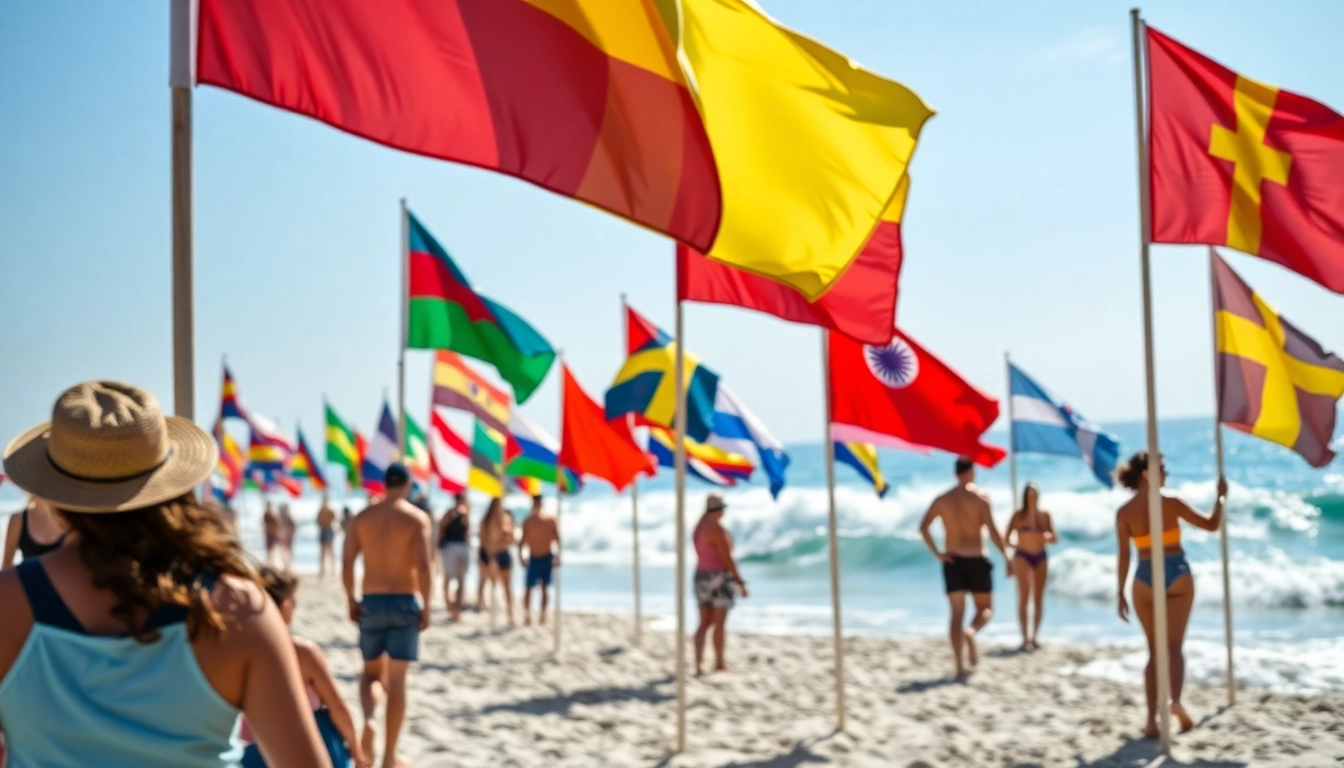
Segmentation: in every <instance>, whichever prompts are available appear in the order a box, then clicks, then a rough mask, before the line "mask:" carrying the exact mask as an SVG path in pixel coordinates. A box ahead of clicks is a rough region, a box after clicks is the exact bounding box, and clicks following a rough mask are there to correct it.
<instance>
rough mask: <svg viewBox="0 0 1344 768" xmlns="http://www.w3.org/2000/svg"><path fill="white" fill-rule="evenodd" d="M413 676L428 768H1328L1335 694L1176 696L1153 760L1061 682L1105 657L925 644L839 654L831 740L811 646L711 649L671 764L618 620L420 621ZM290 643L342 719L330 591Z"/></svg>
mask: <svg viewBox="0 0 1344 768" xmlns="http://www.w3.org/2000/svg"><path fill="white" fill-rule="evenodd" d="M434 621H435V626H434V627H432V628H431V630H430V631H429V633H428V634H426V635H425V636H424V637H423V638H422V640H421V650H420V658H421V661H420V663H419V664H417V665H416V666H415V667H414V669H413V670H412V675H411V694H410V696H411V700H410V714H409V717H408V721H407V726H406V731H405V733H404V734H403V738H402V745H403V753H404V754H405V755H406V756H407V757H410V758H411V759H413V760H414V761H415V764H416V765H417V766H421V768H435V767H440V766H491V767H492V768H498V767H499V766H540V765H547V766H594V765H612V766H801V765H820V764H834V765H865V766H866V765H891V766H911V767H914V766H954V765H955V766H961V765H989V766H1018V765H1027V766H1031V765H1042V766H1045V765H1073V766H1079V765H1086V766H1143V765H1172V766H1175V765H1180V766H1186V765H1200V766H1242V765H1292V766H1338V765H1340V764H1341V762H1344V696H1337V695H1325V696H1289V695H1281V694H1274V693H1269V692H1265V691H1259V690H1255V689H1244V690H1243V691H1242V692H1241V694H1240V697H1239V700H1238V704H1237V705H1236V706H1235V707H1232V708H1230V709H1226V710H1223V709H1222V708H1221V705H1222V703H1223V696H1224V692H1223V691H1222V690H1218V689H1208V688H1192V689H1189V690H1187V692H1186V696H1185V700H1186V705H1187V708H1188V709H1189V710H1190V711H1191V714H1192V715H1194V716H1195V717H1196V719H1197V720H1198V721H1199V725H1198V727H1197V728H1196V729H1195V730H1194V731H1193V732H1191V733H1188V734H1183V735H1180V736H1178V737H1177V738H1176V739H1175V746H1174V749H1173V755H1172V759H1170V760H1168V761H1165V762H1163V761H1160V760H1156V755H1157V752H1156V746H1155V744H1153V743H1152V742H1146V741H1142V740H1137V739H1136V738H1135V737H1136V735H1137V734H1138V732H1139V729H1140V726H1141V725H1142V718H1143V708H1142V707H1143V691H1142V689H1141V688H1140V687H1138V686H1130V685H1125V684H1121V683H1116V682H1111V681H1108V680H1104V679H1100V678H1095V677H1091V676H1087V675H1082V674H1077V673H1076V672H1075V670H1077V669H1078V668H1080V667H1082V666H1083V665H1085V664H1087V663H1088V662H1090V661H1093V660H1094V659H1097V658H1100V657H1105V656H1107V655H1108V654H1109V655H1113V656H1117V657H1118V656H1120V655H1122V654H1123V653H1124V652H1125V651H1123V650H1121V649H1114V650H1111V649H1105V648H1091V647H1079V646H1074V647H1065V646H1058V647H1046V648H1044V649H1042V650H1040V651H1037V652H1035V653H1031V654H1019V653H1016V652H1015V651H1014V650H1013V649H1009V648H1002V647H994V646H989V647H986V648H984V649H983V651H984V658H983V659H982V661H981V665H980V669H979V671H978V672H977V673H976V674H975V675H974V676H973V677H972V678H971V679H970V680H969V681H968V682H966V683H964V684H963V683H955V682H952V681H950V680H949V679H948V677H947V676H946V673H947V670H948V667H949V657H948V656H949V655H948V651H947V649H946V647H945V645H944V644H943V643H940V642H935V641H930V640H906V639H878V638H854V639H850V640H847V641H846V654H847V657H846V665H847V666H846V671H847V676H848V681H849V685H848V696H849V713H850V714H849V726H848V728H847V732H846V733H844V734H835V733H833V730H834V714H833V713H834V708H833V707H834V705H833V686H832V677H831V647H830V641H829V639H827V638H821V637H798V636H763V635H754V636H753V635H738V634H734V635H732V637H731V638H730V642H731V646H730V660H731V661H732V663H733V664H734V665H735V666H736V667H737V671H736V673H733V674H727V675H711V676H709V677H707V678H704V679H699V680H697V679H692V680H691V681H690V686H689V691H690V706H689V710H688V719H689V747H690V749H689V751H688V753H687V754H684V755H677V756H672V755H671V746H672V742H673V734H674V705H675V688H674V684H673V679H672V674H671V670H672V662H671V658H672V656H671V651H672V636H671V635H670V634H669V633H666V632H655V631H646V632H645V633H644V641H643V647H642V648H633V647H632V645H631V634H632V633H631V620H630V618H629V617H622V616H613V615H597V614H566V616H565V624H564V638H565V649H564V653H563V654H562V655H561V657H560V658H559V660H556V659H554V658H553V657H552V655H551V647H552V645H551V644H552V637H553V635H552V632H551V630H550V628H545V629H542V628H537V627H519V628H517V629H512V630H510V629H505V628H504V627H503V626H502V617H501V621H500V624H501V626H497V627H493V628H492V627H491V626H490V619H489V617H488V616H484V615H478V614H467V615H466V616H465V617H464V620H463V621H462V622H461V623H460V624H456V625H450V624H448V623H447V616H446V614H445V612H444V611H442V610H441V609H437V610H435V611H434ZM295 632H296V633H298V634H301V635H304V636H306V637H309V638H312V639H313V640H316V641H318V642H319V643H321V644H322V646H323V647H324V648H325V649H326V652H327V656H328V659H329V660H330V662H331V664H332V667H333V670H334V671H335V672H336V674H337V678H338V680H339V681H340V683H341V685H342V687H343V690H344V692H345V694H346V696H347V700H348V701H349V702H351V703H352V704H353V705H355V706H356V707H357V704H358V696H357V687H356V685H357V671H358V669H359V650H358V646H357V645H356V642H355V641H356V629H355V627H354V625H353V624H351V623H350V621H349V620H348V618H346V617H345V615H344V600H343V597H342V595H341V590H340V586H339V582H338V581H337V580H335V579H328V580H326V581H325V582H320V581H318V580H317V579H315V578H307V579H306V580H305V581H304V585H303V590H302V592H301V594H300V607H299V611H298V615H297V617H296V621H295Z"/></svg>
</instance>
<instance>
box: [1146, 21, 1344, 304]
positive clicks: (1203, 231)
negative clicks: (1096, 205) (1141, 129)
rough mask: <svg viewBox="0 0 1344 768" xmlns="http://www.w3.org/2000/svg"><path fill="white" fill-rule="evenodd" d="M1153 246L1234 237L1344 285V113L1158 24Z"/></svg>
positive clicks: (1152, 93)
mask: <svg viewBox="0 0 1344 768" xmlns="http://www.w3.org/2000/svg"><path fill="white" fill-rule="evenodd" d="M1148 104H1149V108H1148V111H1149V116H1148V124H1149V128H1148V134H1149V142H1150V145H1151V151H1150V152H1149V167H1150V169H1151V176H1152V185H1151V186H1152V194H1151V195H1150V200H1151V203H1150V206H1151V210H1152V238H1153V242H1155V243H1207V244H1208V245H1225V246H1227V247H1228V248H1235V249H1237V250H1239V251H1242V252H1243V253H1249V254H1251V255H1252V256H1259V257H1261V258H1264V259H1267V260H1269V261H1272V262H1275V263H1276V264H1280V265H1282V266H1284V267H1287V268H1288V269H1291V270H1293V271H1294V272H1297V273H1298V274H1300V275H1303V276H1305V277H1306V278H1308V279H1310V280H1313V281H1315V282H1317V283H1320V284H1321V285H1323V286H1325V287H1326V288H1329V289H1330V290H1332V291H1335V292H1336V293H1344V116H1341V115H1340V114H1339V113H1338V112H1335V111H1334V110H1332V109H1330V108H1329V107H1327V106H1325V105H1324V104H1321V103H1320V102H1316V101H1312V100H1311V99H1308V98H1306V97H1304V96H1299V95H1297V94H1296V93H1292V92H1290V91H1281V90H1279V89H1278V88H1275V87H1274V86H1272V85H1266V84H1265V83H1261V82H1258V81H1255V80H1252V79H1251V78H1249V77H1246V76H1245V75H1242V74H1238V73H1236V72H1233V71H1232V70H1230V69H1228V68H1227V67H1224V66H1223V65H1221V64H1219V63H1218V62H1216V61H1214V60H1213V59H1210V58H1208V57H1207V56H1204V55H1203V54H1201V53H1198V52H1197V51H1194V50H1192V49H1190V48H1187V47H1185V46H1184V45H1182V44H1180V43H1178V42H1176V41H1175V40H1173V39H1171V38H1170V37H1167V36H1166V35H1164V34H1162V33H1161V32H1158V31H1157V30H1155V29H1153V28H1152V27H1149V28H1148Z"/></svg>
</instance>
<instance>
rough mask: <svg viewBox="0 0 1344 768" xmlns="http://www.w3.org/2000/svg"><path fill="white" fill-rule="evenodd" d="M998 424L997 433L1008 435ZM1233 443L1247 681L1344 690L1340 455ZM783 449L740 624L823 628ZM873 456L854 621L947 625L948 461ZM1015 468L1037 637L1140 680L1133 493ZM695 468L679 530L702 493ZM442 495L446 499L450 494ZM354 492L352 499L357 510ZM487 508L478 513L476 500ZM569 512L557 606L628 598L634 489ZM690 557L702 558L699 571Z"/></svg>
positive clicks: (812, 498) (857, 549)
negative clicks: (1039, 550) (1091, 652)
mask: <svg viewBox="0 0 1344 768" xmlns="http://www.w3.org/2000/svg"><path fill="white" fill-rule="evenodd" d="M1110 428H1111V429H1112V431H1113V432H1115V433H1116V434H1117V435H1118V436H1119V437H1120V440H1121V443H1122V449H1123V450H1124V451H1125V452H1126V453H1128V452H1131V451H1133V450H1134V449H1135V448H1137V447H1139V446H1141V445H1142V443H1143V441H1144V440H1145V437H1144V433H1143V426H1142V424H1137V423H1134V424H1118V425H1111V427H1110ZM989 438H990V440H991V441H992V442H997V443H998V444H1003V443H1004V442H1005V440H1004V438H1005V435H1003V434H1002V433H1000V434H994V433H991V434H990V436H989ZM1161 438H1162V445H1163V446H1164V453H1165V454H1166V457H1167V467H1168V470H1169V472H1170V478H1169V480H1168V488H1167V490H1168V492H1169V493H1172V494H1175V495H1178V496H1180V497H1181V498H1184V499H1185V500H1187V501H1188V502H1190V503H1191V504H1193V505H1194V506H1195V507H1196V508H1197V509H1200V510H1202V511H1205V512H1207V511H1208V510H1209V509H1210V508H1211V505H1212V502H1213V496H1214V483H1215V477H1214V469H1215V468H1214V456H1213V448H1212V445H1213V444H1212V425H1211V423H1210V420H1208V419H1197V420H1196V419H1191V420H1168V421H1164V422H1163V423H1162V424H1161ZM1226 449H1227V474H1228V478H1229V481H1230V483H1231V492H1230V498H1229V507H1228V515H1229V517H1228V531H1229V534H1230V536H1231V568H1232V570H1231V581H1232V610H1233V616H1234V633H1235V643H1236V658H1237V667H1236V674H1237V677H1238V680H1239V681H1240V682H1242V683H1244V684H1247V685H1253V686H1257V687H1264V688H1270V689H1274V690H1278V691H1283V692H1296V693H1310V692H1318V691H1341V692H1344V468H1341V465H1340V464H1339V463H1338V462H1337V463H1336V464H1335V465H1332V466H1330V467H1326V468H1325V469H1323V470H1313V469H1311V468H1310V467H1308V466H1307V465H1306V464H1305V462H1303V461H1302V460H1301V459H1300V458H1298V457H1297V456H1296V455H1294V454H1292V453H1290V452H1288V451H1286V450H1284V449H1281V448H1279V447H1277V446H1274V445H1270V444H1268V443H1265V442H1263V441H1259V440H1254V439H1251V438H1248V437H1246V436H1244V435H1240V434H1237V433H1233V432H1230V431H1229V432H1227V433H1226ZM789 451H790V456H791V458H792V464H791V466H790V468H789V486H788V487H787V488H786V489H785V490H784V492H783V493H782V494H781V495H780V497H779V499H778V500H773V499H771V497H770V494H769V492H768V490H767V488H766V487H765V486H764V485H763V484H761V483H750V484H745V485H742V486H739V487H738V488H735V489H732V490H729V491H728V492H727V494H726V496H727V499H728V503H729V510H728V513H727V515H726V516H725V522H726V524H727V525H728V526H729V528H730V529H731V531H732V533H733V536H734V539H735V545H736V552H737V556H738V558H739V560H740V563H741V568H742V571H743V575H744V577H745V578H746V580H747V581H748V583H749V586H750V588H751V595H750V597H749V598H747V599H744V600H741V601H739V603H738V607H737V609H736V610H735V611H734V612H733V615H732V618H731V619H730V626H731V627H732V628H735V629H738V630H749V631H754V632H769V633H815V634H828V633H829V632H830V626H831V624H830V622H831V609H830V583H829V575H828V573H829V572H828V564H827V559H826V529H825V526H826V490H825V479H824V478H825V475H824V454H823V451H822V448H821V446H820V445H816V444H813V445H794V446H790V447H789ZM881 463H882V469H883V472H884V474H885V475H886V477H887V480H888V481H889V482H890V483H891V485H892V489H891V491H890V492H889V493H888V495H887V497H886V498H885V499H878V498H877V497H876V496H875V494H873V492H872V490H871V488H870V487H868V486H866V485H864V484H863V483H862V481H861V480H859V478H858V476H857V475H856V474H855V473H854V472H853V471H852V470H850V469H849V468H848V467H844V466H838V467H837V468H836V475H837V483H838V487H837V492H836V493H837V505H838V513H839V527H840V562H841V588H842V606H843V612H842V615H843V622H844V631H845V632H846V633H847V634H852V635H885V636H928V637H932V636H939V637H941V636H944V635H945V633H946V623H947V602H946V599H945V597H944V596H943V591H942V577H941V570H940V568H939V565H938V563H937V562H936V561H935V560H934V558H933V557H932V556H931V555H930V554H929V552H928V550H927V549H926V548H925V546H924V544H923V542H922V540H921V539H920V536H919V532H918V526H919V521H920V519H921V517H922V516H923V514H924V512H925V510H926V509H927V508H928V505H929V503H930V502H931V501H932V499H933V498H934V497H935V496H936V495H938V494H939V493H941V492H942V491H943V490H945V489H946V488H947V487H949V486H950V485H951V483H952V482H953V477H952V467H951V465H952V458H951V457H949V456H946V455H941V454H940V455H935V456H920V455H915V454H908V453H901V452H895V451H883V452H882V456H881ZM1018 476H1019V482H1020V483H1024V482H1026V481H1027V480H1034V481H1036V482H1037V483H1038V485H1040V487H1041V490H1042V497H1041V504H1042V507H1043V508H1045V509H1047V510H1049V511H1050V512H1051V513H1052V514H1053V516H1054V521H1055V527H1056V529H1057V531H1058V533H1059V535H1060V541H1059V542H1058V543H1057V544H1056V545H1055V546H1054V547H1053V548H1052V549H1051V553H1050V579H1049V586H1048V590H1047V596H1046V604H1045V612H1044V613H1045V621H1044V624H1043V626H1042V630H1041V641H1042V643H1061V642H1067V643H1085V644H1103V645H1114V646H1120V647H1123V648H1128V649H1131V650H1130V651H1129V652H1127V653H1124V654H1122V655H1121V656H1120V658H1118V659H1115V660H1110V661H1104V662H1095V663H1093V664H1091V665H1089V666H1087V667H1085V668H1084V669H1083V670H1082V672H1084V673H1087V674H1094V675H1100V676H1106V677H1114V678H1116V679H1120V680H1123V681H1126V682H1137V681H1138V680H1139V679H1140V678H1139V673H1140V670H1141V669H1142V665H1143V662H1144V659H1145V653H1144V652H1143V651H1142V649H1141V645H1142V642H1143V638H1142V633H1141V631H1140V629H1139V627H1138V626H1137V623H1131V624H1126V623H1123V622H1121V621H1120V619H1119V618H1118V617H1117V616H1116V613H1115V599H1114V592H1115V578H1116V577H1115V567H1116V542H1115V533H1114V513H1115V510H1116V508H1117V507H1118V506H1119V505H1120V504H1121V503H1122V502H1123V501H1124V499H1125V498H1127V492H1126V491H1124V490H1122V489H1118V488H1117V489H1106V488H1104V487H1101V486H1100V485H1098V484H1097V483H1096V481H1095V480H1094V479H1093V478H1092V477H1091V474H1090V473H1089V472H1088V470H1087V469H1086V468H1085V467H1084V466H1083V465H1082V463H1081V462H1079V461H1077V460H1070V459H1063V458H1055V457H1045V456H1021V457H1019V461H1018ZM690 482H691V483H692V485H691V486H690V487H689V488H688V491H689V493H688V497H687V505H688V506H687V512H688V514H687V525H688V529H689V527H690V526H692V525H694V522H695V520H696V519H697V517H698V516H699V511H700V509H701V506H702V505H703V499H704V495H705V494H706V493H707V492H709V491H710V490H711V489H710V488H709V487H708V486H705V485H703V484H698V483H697V482H696V481H694V480H691V481H690ZM978 483H979V485H981V486H982V487H983V488H984V489H986V490H987V491H988V493H989V494H990V496H991V499H992V501H993V507H994V516H995V519H996V520H997V521H998V522H999V525H1000V527H1002V525H1003V524H1004V523H1005V522H1006V520H1007V516H1008V515H1009V513H1010V510H1011V505H1010V498H1009V496H1010V492H1009V487H1008V486H1009V482H1008V465H1007V462H1006V461H1005V462H1004V463H1003V464H1001V465H1000V467H998V468H996V469H994V470H991V471H986V470H980V474H979V478H978ZM0 493H4V494H5V495H3V496H0V510H7V509H12V508H13V507H14V505H15V504H16V503H17V500H18V497H17V496H16V495H15V494H14V491H13V488H12V487H7V488H6V489H4V490H3V491H0ZM433 501H434V506H435V509H436V510H441V509H442V507H443V506H444V505H446V503H447V500H446V499H442V498H435V499H434V500H433ZM478 501H482V500H478ZM639 501H640V504H639V524H640V555H641V563H642V581H643V593H642V594H643V607H644V612H645V614H646V615H647V616H651V617H654V618H655V620H656V623H657V625H659V626H663V627H671V626H673V624H674V622H673V616H674V599H673V586H674V575H673V574H674V571H673V564H674V562H675V552H676V550H675V532H674V525H675V521H674V504H675V497H674V494H673V489H672V481H671V473H670V472H664V473H663V475H661V476H660V477H658V478H656V479H653V480H651V481H647V482H644V483H642V484H641V487H640V496H639ZM317 503H318V502H317V500H316V499H315V498H303V499H300V500H298V501H295V502H293V508H294V514H295V516H296V518H298V519H299V521H300V523H301V527H300V532H299V541H298V544H297V547H296V563H297V565H298V567H299V568H300V569H302V570H314V569H315V567H316V561H317V545H316V529H315V527H314V526H313V525H312V522H311V521H312V519H313V516H314V514H315V511H316V506H317ZM358 503H359V500H358V499H351V500H350V504H351V505H352V506H353V507H354V508H356V509H357V508H358ZM507 503H508V505H509V506H510V508H512V509H514V510H515V513H516V514H517V515H519V516H520V517H521V515H522V514H524V511H525V507H526V499H524V498H522V497H516V498H513V497H511V498H510V499H508V500H507ZM548 503H552V504H553V503H554V499H553V498H552V499H549V500H548ZM261 504H262V500H261V499H260V498H259V497H257V496H256V495H255V494H252V495H250V497H248V498H244V499H242V500H241V502H240V519H241V525H242V533H243V537H244V541H245V543H246V544H247V545H248V547H249V548H250V549H252V550H253V551H256V552H259V551H260V547H261V531H260V511H261ZM476 507H477V508H476V511H475V515H476V516H479V515H480V514H481V512H482V511H483V504H481V503H478V504H477V505H476ZM561 521H562V522H561V527H562V534H563V537H564V555H563V558H564V562H565V566H564V568H563V569H562V573H563V581H564V586H563V590H564V595H563V605H564V607H565V609H567V610H586V611H611V612H624V613H629V612H631V611H633V606H634V601H633V576H632V570H631V561H632V536H631V533H632V531H631V503H630V498H629V495H628V494H625V495H621V496H617V495H616V494H614V493H612V491H611V490H610V489H609V488H607V487H605V486H604V485H603V484H601V483H596V482H594V483H589V485H588V487H587V488H585V489H584V491H583V492H582V493H580V494H579V495H578V496H576V497H567V498H566V499H565V500H564V506H563V509H562V517H561ZM935 530H937V528H936V526H935ZM1183 544H1184V545H1185V548H1186V552H1187V557H1188V558H1189V559H1190V562H1191V564H1192V567H1193V570H1194V574H1195V579H1196V608H1195V611H1194V615H1193V617H1192V619H1191V626H1190V630H1189V639H1188V641H1187V645H1186V651H1187V662H1188V675H1189V677H1190V679H1191V680H1193V681H1196V682H1201V683H1206V684H1211V685H1219V684H1222V683H1223V681H1224V666H1223V665H1224V662H1223V653H1224V651H1223V628H1222V611H1221V606H1222V578H1221V570H1220V569H1221V566H1220V561H1219V545H1218V538H1217V535H1216V534H1209V533H1205V532H1203V531H1198V530H1194V529H1192V528H1191V527H1189V526H1186V527H1185V530H1184V533H1183ZM992 559H993V561H994V563H995V593H994V594H995V611H996V613H995V617H994V619H993V621H992V622H991V623H990V625H989V626H988V628H987V629H986V631H985V634H984V636H985V638H986V640H987V641H988V642H989V643H991V644H992V643H1003V644H1005V645H1007V644H1011V645H1013V646H1015V645H1016V644H1017V643H1018V642H1019V639H1020V634H1019V630H1018V626H1017V614H1016V599H1017V595H1016V586H1015V584H1014V582H1013V580H1011V579H1009V578H1006V574H1005V567H1004V565H1003V562H1002V559H1001V558H999V556H998V555H997V554H994V555H993V556H992ZM693 567H694V563H693V558H692V559H691V560H690V561H689V562H688V568H693ZM471 578H472V579H474V578H475V574H474V573H473V575H472V577H471ZM518 578H521V577H518ZM692 602H693V601H692ZM692 621H693V619H692Z"/></svg>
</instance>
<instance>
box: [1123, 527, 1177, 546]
mask: <svg viewBox="0 0 1344 768" xmlns="http://www.w3.org/2000/svg"><path fill="white" fill-rule="evenodd" d="M1180 543H1181V529H1180V527H1179V526H1177V527H1175V528H1168V529H1167V530H1165V531H1163V532H1162V544H1163V545H1164V546H1168V547H1171V546H1175V545H1177V544H1180ZM1134 546H1136V547H1138V548H1139V549H1150V548H1152V546H1153V537H1152V534H1148V533H1145V534H1143V535H1142V536H1135V537H1134Z"/></svg>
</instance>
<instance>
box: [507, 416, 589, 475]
mask: <svg viewBox="0 0 1344 768" xmlns="http://www.w3.org/2000/svg"><path fill="white" fill-rule="evenodd" d="M509 436H510V437H511V438H512V439H513V443H514V444H515V445H517V446H518V455H517V456H514V457H513V458H512V459H510V460H509V463H508V466H506V467H505V468H504V473H505V474H507V475H508V476H510V477H515V478H534V479H536V480H541V481H544V482H547V483H551V484H554V483H555V477H556V470H555V467H556V464H557V463H558V462H559V460H560V459H559V453H560V443H559V442H557V441H556V439H555V438H554V437H552V436H551V435H549V434H548V433H547V432H546V430H544V429H542V428H541V427H539V426H537V424H536V423H534V422H533V421H532V420H531V419H528V418H527V417H525V416H523V414H521V413H519V411H518V409H517V408H515V409H513V413H511V414H510V415H509ZM562 477H563V478H564V479H563V481H562V483H561V488H562V489H563V490H565V491H568V492H570V493H573V492H575V491H576V490H578V487H579V481H578V477H577V476H576V475H575V474H574V473H573V472H571V471H570V470H565V472H564V473H563V475H562ZM533 495H536V494H533Z"/></svg>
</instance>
